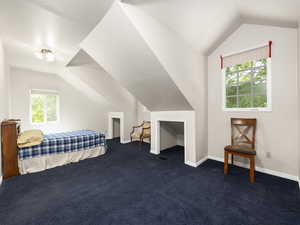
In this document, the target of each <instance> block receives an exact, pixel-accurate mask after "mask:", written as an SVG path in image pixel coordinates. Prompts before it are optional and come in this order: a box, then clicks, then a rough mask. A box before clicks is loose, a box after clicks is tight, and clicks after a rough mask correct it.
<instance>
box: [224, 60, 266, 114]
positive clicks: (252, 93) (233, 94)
mask: <svg viewBox="0 0 300 225" xmlns="http://www.w3.org/2000/svg"><path fill="white" fill-rule="evenodd" d="M263 68H265V70H266V78H265V79H262V80H257V79H256V78H255V76H254V75H255V74H256V73H257V70H259V69H263ZM244 71H251V76H250V81H244V82H241V81H240V74H239V73H241V72H244ZM222 73H223V87H222V88H223V110H224V111H271V110H272V105H271V104H272V100H271V58H267V62H266V64H265V65H263V66H258V67H257V66H254V67H251V68H247V69H245V70H236V71H231V72H228V73H227V72H226V68H223V70H222ZM232 74H237V77H236V78H235V79H237V81H236V84H234V85H227V75H232ZM258 81H259V83H257V84H256V85H254V84H255V83H256V82H258ZM247 83H248V84H251V87H250V91H249V93H248V94H246V93H243V94H241V93H240V90H239V89H240V88H239V87H240V85H241V84H247ZM259 84H264V85H265V94H262V92H257V91H255V89H256V88H257V85H259ZM228 87H236V90H234V92H231V94H230V95H227V90H228ZM240 96H249V97H250V98H251V107H247V108H246V107H244V108H242V107H241V106H240V98H239V97H240ZM259 96H264V97H265V98H266V106H265V107H255V106H254V104H255V97H259ZM228 98H236V107H234V108H229V107H227V99H228Z"/></svg>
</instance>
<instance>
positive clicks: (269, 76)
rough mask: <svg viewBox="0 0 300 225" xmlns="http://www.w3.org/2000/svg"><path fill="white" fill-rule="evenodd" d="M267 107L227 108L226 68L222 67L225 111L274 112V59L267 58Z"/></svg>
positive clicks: (223, 105) (223, 107) (223, 106)
mask: <svg viewBox="0 0 300 225" xmlns="http://www.w3.org/2000/svg"><path fill="white" fill-rule="evenodd" d="M266 81H267V85H266V88H267V107H259V108H227V107H226V68H223V69H222V95H223V96H222V109H223V111H224V112H272V60H271V58H267V79H266Z"/></svg>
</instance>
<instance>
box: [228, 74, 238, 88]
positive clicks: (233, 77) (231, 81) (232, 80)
mask: <svg viewBox="0 0 300 225" xmlns="http://www.w3.org/2000/svg"><path fill="white" fill-rule="evenodd" d="M236 85H237V73H229V74H226V86H236Z"/></svg>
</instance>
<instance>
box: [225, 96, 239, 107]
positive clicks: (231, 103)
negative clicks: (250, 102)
mask: <svg viewBox="0 0 300 225" xmlns="http://www.w3.org/2000/svg"><path fill="white" fill-rule="evenodd" d="M236 107H237V97H236V96H234V97H228V98H226V108H236Z"/></svg>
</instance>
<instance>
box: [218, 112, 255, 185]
mask: <svg viewBox="0 0 300 225" xmlns="http://www.w3.org/2000/svg"><path fill="white" fill-rule="evenodd" d="M255 134H256V119H245V118H231V145H228V146H226V147H225V148H224V174H228V157H229V154H231V163H232V165H233V164H234V155H237V156H241V157H244V158H248V159H249V161H250V176H249V180H250V182H251V183H253V182H254V179H255V178H254V176H255V175H254V171H255V156H256V151H255Z"/></svg>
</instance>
